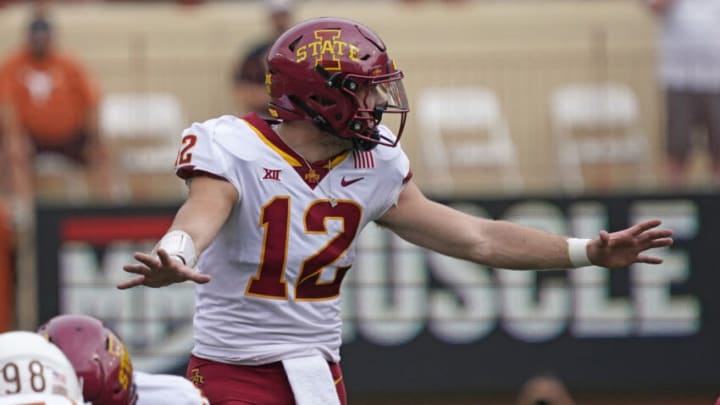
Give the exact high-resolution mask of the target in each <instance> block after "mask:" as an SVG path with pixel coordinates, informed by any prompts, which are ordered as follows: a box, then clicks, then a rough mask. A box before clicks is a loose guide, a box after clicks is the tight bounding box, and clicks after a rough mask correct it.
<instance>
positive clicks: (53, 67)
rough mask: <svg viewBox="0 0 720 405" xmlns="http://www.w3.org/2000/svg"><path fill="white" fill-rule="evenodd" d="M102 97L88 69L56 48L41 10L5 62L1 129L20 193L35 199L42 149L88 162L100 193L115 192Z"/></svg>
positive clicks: (0, 82) (0, 76)
mask: <svg viewBox="0 0 720 405" xmlns="http://www.w3.org/2000/svg"><path fill="white" fill-rule="evenodd" d="M98 100H99V90H98V87H97V85H96V84H95V83H94V82H93V80H92V79H91V77H90V76H89V75H88V72H87V71H86V70H85V69H84V68H83V66H82V65H81V64H80V63H79V62H78V61H76V60H75V59H74V58H73V57H72V56H70V55H68V54H65V53H61V52H59V51H57V50H56V49H55V48H54V42H53V29H52V26H51V24H50V22H49V21H48V20H47V19H46V18H45V17H44V16H42V15H35V16H34V17H33V19H32V20H31V22H30V24H29V26H28V31H27V43H26V44H25V45H24V46H22V47H21V48H20V49H19V50H17V51H15V52H14V53H12V54H10V55H9V56H8V57H7V58H6V59H5V60H4V61H3V62H2V64H0V114H1V115H0V122H1V123H2V131H0V132H1V133H2V134H3V146H4V148H3V149H4V150H5V153H6V154H7V156H6V161H7V162H8V163H9V165H10V167H9V169H10V178H9V179H10V180H9V183H10V184H9V185H8V186H9V188H10V191H11V193H12V194H13V195H14V197H15V198H17V199H19V201H21V202H31V201H32V200H33V199H34V197H35V190H34V185H33V183H34V181H33V179H34V176H33V161H34V158H35V156H36V155H37V154H41V153H58V154H60V155H63V156H65V157H66V158H68V159H70V160H71V161H73V162H76V163H77V164H79V165H81V166H83V167H84V168H86V169H87V173H88V174H89V179H90V185H91V189H92V190H93V191H94V192H95V194H96V197H108V198H109V197H110V195H111V184H112V183H111V182H110V181H109V180H110V174H111V159H110V157H111V156H110V154H109V151H108V150H107V148H106V146H105V145H104V144H103V142H102V139H101V137H100V135H99V132H98V131H99V127H98V108H97V107H98Z"/></svg>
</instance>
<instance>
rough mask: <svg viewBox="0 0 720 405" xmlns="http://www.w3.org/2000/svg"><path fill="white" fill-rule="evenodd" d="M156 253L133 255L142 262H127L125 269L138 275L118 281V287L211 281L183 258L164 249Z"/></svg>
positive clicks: (160, 285)
mask: <svg viewBox="0 0 720 405" xmlns="http://www.w3.org/2000/svg"><path fill="white" fill-rule="evenodd" d="M156 253H157V256H154V255H149V254H147V253H140V252H137V253H135V254H134V255H133V257H134V258H135V260H137V261H138V262H140V263H133V264H126V265H125V266H123V270H125V271H126V272H128V273H134V274H138V276H137V277H133V278H131V279H129V280H125V281H123V282H120V283H118V285H117V288H119V289H121V290H124V289H127V288H132V287H136V286H139V285H144V286H147V287H153V288H157V287H164V286H166V285H170V284H174V283H182V282H183V281H187V280H190V281H193V282H196V283H198V284H204V283H207V282H208V281H210V276H209V275H207V274H202V273H198V272H197V271H195V270H193V269H192V268H190V267H188V266H186V265H184V264H183V262H182V261H181V260H179V259H177V258H174V257H171V256H170V255H168V253H167V252H166V251H165V250H164V249H158V250H157V252H156Z"/></svg>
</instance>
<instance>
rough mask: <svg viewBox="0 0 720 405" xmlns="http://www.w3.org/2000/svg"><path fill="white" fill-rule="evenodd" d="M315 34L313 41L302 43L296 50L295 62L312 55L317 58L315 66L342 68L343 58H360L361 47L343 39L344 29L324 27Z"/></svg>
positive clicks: (327, 68)
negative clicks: (341, 37)
mask: <svg viewBox="0 0 720 405" xmlns="http://www.w3.org/2000/svg"><path fill="white" fill-rule="evenodd" d="M313 35H314V38H315V40H314V41H313V42H310V43H308V44H305V45H301V46H299V47H298V48H297V49H296V50H295V56H296V58H295V62H297V63H300V62H303V61H305V60H307V58H309V57H312V58H315V66H322V67H323V68H325V70H342V62H341V59H342V58H344V57H347V58H349V59H350V60H353V61H358V60H359V58H358V53H359V52H360V48H358V47H357V46H355V45H352V44H349V43H347V42H344V41H341V40H340V36H341V35H342V30H340V29H322V30H317V31H314V32H313Z"/></svg>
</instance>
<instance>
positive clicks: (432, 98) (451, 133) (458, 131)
mask: <svg viewBox="0 0 720 405" xmlns="http://www.w3.org/2000/svg"><path fill="white" fill-rule="evenodd" d="M417 104H418V113H417V114H416V117H418V124H419V133H420V135H421V137H422V150H423V154H424V157H425V164H426V166H427V169H428V171H429V173H428V178H429V181H430V185H431V187H432V191H433V192H438V193H447V192H455V191H458V190H457V189H458V186H457V185H458V183H459V182H458V181H457V180H458V179H459V173H465V174H470V177H471V178H472V177H474V175H477V174H478V171H481V170H482V171H491V170H493V171H496V172H497V174H495V175H494V177H493V178H495V179H498V178H499V179H500V186H501V187H502V189H503V190H505V191H518V190H521V189H522V188H523V186H524V181H523V178H522V175H521V172H520V168H519V164H518V160H517V155H516V152H515V145H514V143H513V140H512V137H511V136H510V130H509V128H508V124H507V121H506V119H505V117H504V116H503V114H502V112H501V109H500V104H499V102H498V99H497V97H496V95H495V93H494V92H492V91H490V90H488V89H486V88H481V87H428V88H425V89H423V90H422V91H421V93H420V96H419V99H418V103H417ZM473 172H474V173H473ZM498 174H499V176H498ZM456 177H458V178H456ZM471 187H472V188H473V189H476V188H475V187H474V186H471Z"/></svg>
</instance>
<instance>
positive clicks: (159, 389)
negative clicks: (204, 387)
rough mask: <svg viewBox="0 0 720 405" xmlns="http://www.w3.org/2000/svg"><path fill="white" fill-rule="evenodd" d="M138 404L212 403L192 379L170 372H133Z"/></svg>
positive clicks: (186, 404) (187, 404)
mask: <svg viewBox="0 0 720 405" xmlns="http://www.w3.org/2000/svg"><path fill="white" fill-rule="evenodd" d="M133 381H135V385H136V386H137V393H138V401H137V405H210V402H208V400H207V398H205V397H204V396H203V395H202V393H201V392H200V390H199V389H197V388H196V387H195V385H193V383H192V382H190V380H188V379H186V378H184V377H180V376H177V375H170V374H148V373H143V372H140V371H135V372H134V373H133Z"/></svg>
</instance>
